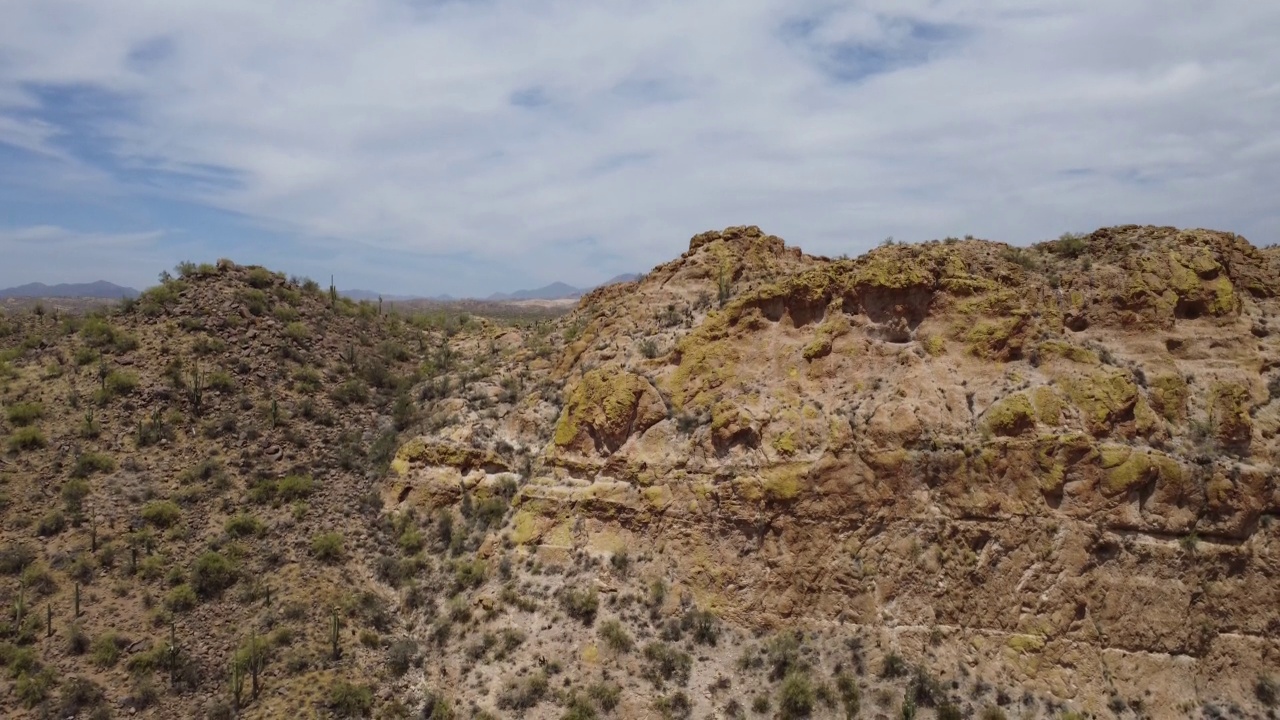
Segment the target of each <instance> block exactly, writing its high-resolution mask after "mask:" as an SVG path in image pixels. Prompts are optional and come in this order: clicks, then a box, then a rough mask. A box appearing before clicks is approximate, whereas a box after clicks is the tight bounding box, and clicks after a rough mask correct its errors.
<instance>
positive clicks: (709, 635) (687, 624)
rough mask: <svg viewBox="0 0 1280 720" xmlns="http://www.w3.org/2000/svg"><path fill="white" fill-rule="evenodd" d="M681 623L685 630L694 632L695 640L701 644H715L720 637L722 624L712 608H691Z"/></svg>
mask: <svg viewBox="0 0 1280 720" xmlns="http://www.w3.org/2000/svg"><path fill="white" fill-rule="evenodd" d="M680 623H681V625H682V626H683V627H684V629H685V630H689V631H690V632H692V634H693V641H694V642H696V643H698V644H699V645H715V644H716V641H717V640H719V639H720V624H719V622H718V621H717V620H716V616H715V613H713V612H711V611H710V610H690V611H689V612H687V613H685V614H684V617H683V618H681V619H680Z"/></svg>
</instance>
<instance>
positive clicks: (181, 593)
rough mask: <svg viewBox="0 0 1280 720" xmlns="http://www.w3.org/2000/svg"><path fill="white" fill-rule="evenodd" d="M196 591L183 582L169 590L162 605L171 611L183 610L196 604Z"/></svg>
mask: <svg viewBox="0 0 1280 720" xmlns="http://www.w3.org/2000/svg"><path fill="white" fill-rule="evenodd" d="M196 602H197V599H196V591H195V590H193V589H191V586H190V585H188V584H187V583H183V584H181V585H179V586H177V587H175V588H174V589H172V590H170V591H169V594H168V595H166V596H165V599H164V606H165V607H166V608H168V609H169V610H170V611H172V612H185V611H187V610H190V609H192V608H194V607H195V606H196Z"/></svg>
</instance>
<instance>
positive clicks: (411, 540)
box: [396, 523, 426, 553]
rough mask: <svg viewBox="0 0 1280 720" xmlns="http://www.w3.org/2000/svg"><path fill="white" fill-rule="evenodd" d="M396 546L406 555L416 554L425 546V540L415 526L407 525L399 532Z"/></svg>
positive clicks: (412, 524)
mask: <svg viewBox="0 0 1280 720" xmlns="http://www.w3.org/2000/svg"><path fill="white" fill-rule="evenodd" d="M396 544H398V545H399V546H400V549H401V550H403V551H404V552H406V553H416V552H418V551H419V550H421V549H422V547H423V546H424V545H425V544H426V538H425V537H424V536H423V534H422V530H420V529H418V526H417V525H416V524H414V523H409V524H407V525H405V527H404V529H403V530H401V531H400V535H399V537H398V538H396Z"/></svg>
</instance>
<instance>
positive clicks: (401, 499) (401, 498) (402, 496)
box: [396, 485, 411, 502]
mask: <svg viewBox="0 0 1280 720" xmlns="http://www.w3.org/2000/svg"><path fill="white" fill-rule="evenodd" d="M410 489H411V488H410V487H409V486H408V485H406V486H404V489H403V490H401V491H400V495H399V497H397V498H396V502H404V501H405V500H408V499H409V490H410Z"/></svg>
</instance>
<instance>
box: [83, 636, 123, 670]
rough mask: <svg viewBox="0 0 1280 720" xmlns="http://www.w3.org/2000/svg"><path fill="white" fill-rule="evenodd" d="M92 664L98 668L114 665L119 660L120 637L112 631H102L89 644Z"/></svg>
mask: <svg viewBox="0 0 1280 720" xmlns="http://www.w3.org/2000/svg"><path fill="white" fill-rule="evenodd" d="M89 648H90V653H91V655H92V656H93V664H94V665H97V666H98V667H100V668H109V667H115V664H116V662H117V661H118V660H120V638H119V636H117V635H116V634H115V633H113V632H107V633H103V634H102V635H100V636H98V639H97V640H94V641H93V643H92V644H91V645H90V646H89Z"/></svg>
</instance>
